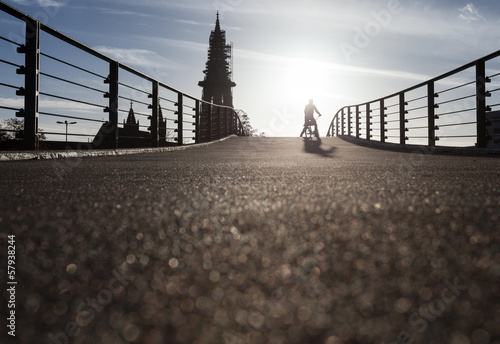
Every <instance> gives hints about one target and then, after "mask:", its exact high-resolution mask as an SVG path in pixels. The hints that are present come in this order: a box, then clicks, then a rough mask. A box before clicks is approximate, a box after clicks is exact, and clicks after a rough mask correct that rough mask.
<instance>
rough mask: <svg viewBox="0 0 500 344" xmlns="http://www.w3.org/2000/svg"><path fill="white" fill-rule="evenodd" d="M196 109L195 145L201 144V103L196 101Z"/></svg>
mask: <svg viewBox="0 0 500 344" xmlns="http://www.w3.org/2000/svg"><path fill="white" fill-rule="evenodd" d="M194 106H195V109H194V116H195V120H194V123H195V134H194V135H195V136H194V142H195V143H200V101H199V100H196V101H195V105H194Z"/></svg>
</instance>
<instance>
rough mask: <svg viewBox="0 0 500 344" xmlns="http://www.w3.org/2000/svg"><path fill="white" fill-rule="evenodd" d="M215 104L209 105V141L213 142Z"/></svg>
mask: <svg viewBox="0 0 500 344" xmlns="http://www.w3.org/2000/svg"><path fill="white" fill-rule="evenodd" d="M213 106H214V105H213V103H210V104H208V126H207V127H208V141H212V139H213V135H212V130H213V128H212V112H213Z"/></svg>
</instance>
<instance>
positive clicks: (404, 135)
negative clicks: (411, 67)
mask: <svg viewBox="0 0 500 344" xmlns="http://www.w3.org/2000/svg"><path fill="white" fill-rule="evenodd" d="M499 56H500V50H498V51H495V52H493V53H491V54H489V55H486V56H484V57H482V58H479V59H477V60H474V61H472V62H469V63H467V64H465V65H463V66H460V67H458V68H455V69H453V70H451V71H449V72H446V73H444V74H441V75H439V76H437V77H434V78H431V79H429V80H427V81H424V82H421V83H419V84H417V85H414V86H411V87H409V88H406V89H403V90H401V91H398V92H395V93H392V94H390V95H387V96H384V97H381V98H378V99H374V100H371V101H369V102H365V103H360V104H355V105H349V106H344V107H342V108H341V109H339V110H338V111H337V113H336V114H335V115H334V117H333V119H332V122H331V123H330V126H329V128H328V133H327V136H333V135H337V136H339V135H347V136H353V137H356V138H359V139H363V140H366V141H370V140H378V141H380V142H386V140H387V141H390V140H391V139H394V138H396V139H397V138H399V142H398V143H399V144H401V145H405V144H407V141H410V140H416V141H419V140H422V139H424V140H425V139H427V143H426V144H427V145H428V146H435V145H436V141H438V140H440V139H448V138H454V139H455V138H475V139H476V142H475V145H476V146H477V147H487V146H488V145H489V144H490V142H491V140H492V136H493V135H492V134H491V132H492V130H490V125H491V121H490V120H489V118H490V116H492V115H497V114H498V112H494V111H492V108H493V107H496V106H499V105H500V104H487V98H489V97H491V96H492V93H494V92H496V91H499V90H500V89H498V88H494V89H491V90H487V84H488V83H490V82H492V80H493V78H495V77H498V76H499V75H500V73H498V72H494V73H492V74H491V75H489V76H488V75H487V74H486V70H487V69H486V63H487V62H489V61H491V60H493V59H495V58H497V57H499ZM497 62H498V61H497ZM472 68H475V76H474V78H472V80H470V81H467V82H464V83H461V84H458V85H454V86H453V87H450V88H447V89H444V90H442V91H439V92H437V91H436V90H435V88H436V87H435V86H436V84H438V83H440V82H443V81H446V80H445V79H447V78H449V77H452V76H455V75H457V74H458V73H461V72H464V71H467V70H470V69H472ZM496 81H498V80H496ZM421 91H423V92H425V96H417V97H416V98H413V99H411V100H405V98H406V96H407V94H411V93H412V92H421ZM464 92H465V93H464ZM445 93H446V95H447V96H449V98H448V99H446V100H443V101H441V102H436V101H435V99H436V98H438V97H439V96H440V95H444V94H445ZM419 101H420V103H418V102H419ZM410 102H415V103H416V104H415V105H413V107H412V108H408V104H409V103H410ZM471 102H474V104H471ZM371 104H376V105H375V106H377V110H378V113H377V114H372V113H373V110H370V105H371ZM389 104H390V105H389ZM395 106H396V107H397V110H395V111H392V112H388V111H387V109H388V108H389V107H395ZM365 107H366V109H365ZM438 109H439V110H438ZM353 114H354V118H353V117H352V115H353ZM447 115H455V116H451V117H448V116H447ZM444 116H446V117H444ZM374 117H377V118H376V121H375V120H372V119H374ZM472 117H474V120H473V121H472ZM445 119H446V121H445ZM424 120H426V121H425V123H424ZM410 122H413V123H416V124H414V125H413V126H412V127H409V126H407V123H410ZM393 123H398V125H397V126H394V125H393ZM474 125H475V128H472V126H474ZM458 127H461V128H465V127H467V129H458ZM442 128H447V129H448V128H449V130H448V131H447V132H446V129H445V130H443V131H445V132H444V133H443V135H439V136H438V135H436V132H437V131H439V130H442ZM374 130H375V132H374ZM395 130H398V131H399V136H388V135H387V132H389V131H395ZM423 130H425V131H426V132H425V133H424V132H423ZM471 131H473V132H471ZM377 137H378V139H377ZM469 141H470V140H469ZM460 142H466V141H464V140H462V141H460ZM460 142H458V141H457V143H455V144H459V145H461V144H463V143H460Z"/></svg>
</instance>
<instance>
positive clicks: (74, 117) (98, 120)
mask: <svg viewBox="0 0 500 344" xmlns="http://www.w3.org/2000/svg"><path fill="white" fill-rule="evenodd" d="M39 114H40V115H44V116H52V117H61V118H71V119H78V120H81V121H89V122H99V123H105V122H106V121H105V120H102V119H93V118H86V117H78V116H68V115H60V114H56V113H51V112H42V111H40V112H39Z"/></svg>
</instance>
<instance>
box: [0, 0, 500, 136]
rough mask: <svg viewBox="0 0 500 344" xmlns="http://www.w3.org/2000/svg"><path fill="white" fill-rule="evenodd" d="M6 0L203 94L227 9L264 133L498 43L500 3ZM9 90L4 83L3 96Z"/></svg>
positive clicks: (242, 88)
mask: <svg viewBox="0 0 500 344" xmlns="http://www.w3.org/2000/svg"><path fill="white" fill-rule="evenodd" d="M4 2H5V3H7V4H9V5H11V6H13V7H15V8H17V9H19V10H20V11H22V12H25V13H27V14H28V15H30V16H33V17H35V18H36V19H39V20H41V21H42V22H44V23H45V24H47V25H49V26H51V27H52V28H54V29H56V30H57V31H59V32H62V33H64V34H66V35H68V36H70V37H72V38H74V39H76V40H77V41H79V42H81V43H83V44H85V45H86V46H89V47H91V48H93V49H96V50H98V51H100V52H102V53H104V54H106V55H108V56H111V57H112V58H114V59H117V60H118V61H120V62H121V63H123V64H126V65H128V66H130V67H132V68H134V69H137V70H139V71H141V72H143V73H145V74H147V75H150V76H152V77H154V78H156V79H158V80H160V81H162V82H164V83H166V84H168V85H170V86H173V87H174V88H176V89H178V90H181V91H183V92H185V93H187V94H190V95H193V96H196V97H201V88H200V87H199V86H198V82H199V81H200V80H202V79H203V76H204V74H203V70H204V68H205V63H206V60H207V49H208V40H209V36H210V32H211V30H213V29H214V26H215V19H216V12H217V11H219V13H220V23H221V28H222V29H223V30H225V31H226V39H227V42H228V43H230V42H231V43H232V44H233V81H234V82H235V83H236V84H237V86H236V87H235V88H234V89H233V97H234V101H233V102H234V106H235V108H236V109H241V110H243V111H245V112H246V113H247V114H248V115H249V117H250V121H251V124H252V126H253V127H254V128H256V129H258V132H259V133H260V132H265V134H266V136H298V135H299V133H300V131H301V129H302V123H303V110H304V106H305V105H306V103H307V102H308V99H310V98H313V99H314V103H315V105H316V106H317V108H318V110H319V111H320V112H321V114H322V117H321V118H320V119H319V120H318V125H319V129H320V133H321V135H325V134H326V130H327V128H328V126H329V124H330V121H331V120H332V118H333V116H334V115H335V113H336V112H337V111H338V110H339V109H340V108H341V107H343V106H346V105H352V104H358V103H363V102H367V101H370V100H373V99H377V98H380V97H383V96H385V95H389V94H392V93H395V92H398V91H400V90H402V89H405V88H407V87H410V86H413V85H415V84H418V83H420V82H422V81H425V80H428V79H430V78H432V77H435V76H437V75H440V74H443V73H445V72H447V71H449V70H451V69H454V68H456V67H459V66H461V65H464V64H466V63H468V62H470V61H473V60H475V59H478V58H480V57H482V56H485V55H487V54H490V53H492V52H494V51H497V50H498V49H500V37H499V36H498V32H499V26H500V2H498V1H491V0H473V1H467V0H466V1H460V0H458V1H457V0H440V1H427V0H399V1H398V0H312V1H307V2H306V1H299V0H286V1H285V0H273V1H268V0H252V1H250V0H183V1H173V0H142V1H136V0H85V1H83V0H7V1H4ZM6 32H8V33H12V32H13V33H14V34H15V33H16V32H20V26H19V25H16V24H15V23H14V21H13V19H12V18H9V17H8V16H6V15H5V14H3V15H0V34H5V33H6ZM14 36H15V35H14ZM44 42H47V43H44ZM42 44H48V45H49V44H52V43H50V39H46V40H45V41H44V40H42ZM4 46H5V45H3V46H2V48H3V47H4ZM62 51H64V56H65V58H68V59H71V60H72V61H73V60H74V61H80V59H81V57H80V56H79V55H78V54H77V53H75V55H74V56H73V55H72V54H73V52H72V51H71V49H68V51H67V52H66V50H62V48H61V52H62ZM82 63H85V62H82ZM46 64H47V65H49V64H50V62H46ZM96 68H97V69H99V70H100V69H101V67H98V63H96ZM491 68H492V69H494V68H497V66H496V65H495V66H492V67H491ZM102 73H106V71H105V68H104V67H102ZM131 82H133V81H131ZM47 83H48V82H47ZM0 92H2V89H0ZM8 99H9V96H8V95H5V94H3V93H0V100H3V101H4V103H5V102H7V103H8V102H9V100H8ZM53 105H54V106H56V104H55V103H54V104H53ZM126 106H127V105H124V106H123V107H126ZM83 110H84V109H82V111H83ZM103 116H105V115H103ZM144 122H145V121H144ZM51 125H52V124H47V126H48V127H49V129H50V126H51Z"/></svg>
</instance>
